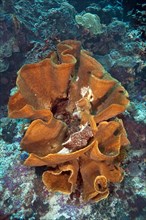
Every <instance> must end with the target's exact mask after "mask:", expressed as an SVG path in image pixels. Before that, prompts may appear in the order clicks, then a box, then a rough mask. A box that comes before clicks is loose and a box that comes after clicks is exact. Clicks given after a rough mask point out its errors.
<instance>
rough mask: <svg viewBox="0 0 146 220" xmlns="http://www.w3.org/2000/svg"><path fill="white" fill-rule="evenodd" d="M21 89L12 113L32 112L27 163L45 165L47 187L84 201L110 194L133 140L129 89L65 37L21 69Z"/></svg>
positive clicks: (23, 115) (10, 107) (13, 115)
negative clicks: (126, 117)
mask: <svg viewBox="0 0 146 220" xmlns="http://www.w3.org/2000/svg"><path fill="white" fill-rule="evenodd" d="M16 84H17V88H18V91H17V92H16V93H15V94H14V95H13V96H11V97H10V99H9V103H8V111H9V117H11V118H29V119H31V123H30V125H29V127H28V129H27V131H26V133H25V135H24V137H23V139H22V141H21V147H22V149H23V150H25V151H27V152H28V153H29V157H28V158H27V159H26V160H25V162H24V164H25V165H26V166H35V167H36V166H46V167H47V170H46V169H45V171H44V173H43V175H42V181H43V183H44V184H45V186H46V187H47V188H48V190H51V191H53V192H61V193H65V194H71V193H74V192H75V191H76V189H80V190H81V196H82V198H83V200H84V201H95V202H97V201H99V200H102V199H104V198H107V197H108V195H109V189H108V185H109V184H110V183H116V182H121V181H122V180H123V169H122V168H121V166H120V165H121V161H122V160H123V151H124V149H125V147H126V146H127V145H128V144H129V141H128V139H127V136H126V131H125V129H124V126H123V123H122V120H120V119H118V118H117V117H116V116H117V115H118V114H120V113H122V112H123V111H124V110H125V109H126V107H127V105H128V103H129V99H128V93H127V91H126V90H125V89H124V88H123V87H122V86H121V84H120V83H119V82H118V81H117V80H115V79H114V78H112V77H111V75H110V74H109V73H107V72H106V71H105V69H104V68H103V66H102V65H101V64H100V63H98V62H97V61H96V60H95V59H94V58H93V57H92V56H91V55H90V53H89V52H87V51H85V50H83V49H82V48H81V43H80V42H79V41H74V40H65V41H62V42H60V43H59V44H58V45H57V48H56V51H54V52H52V53H51V54H49V55H48V57H47V58H46V59H44V60H42V61H41V62H38V63H34V64H27V65H24V66H23V67H22V68H21V69H20V70H19V71H18V77H17V82H16Z"/></svg>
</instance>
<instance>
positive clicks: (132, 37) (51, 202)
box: [0, 0, 146, 220]
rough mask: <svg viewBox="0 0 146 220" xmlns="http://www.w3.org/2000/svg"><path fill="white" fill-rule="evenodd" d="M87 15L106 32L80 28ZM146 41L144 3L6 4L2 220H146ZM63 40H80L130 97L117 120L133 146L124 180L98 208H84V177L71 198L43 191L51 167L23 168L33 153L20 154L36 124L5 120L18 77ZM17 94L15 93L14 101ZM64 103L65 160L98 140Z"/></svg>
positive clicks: (0, 107)
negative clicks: (96, 18) (80, 17)
mask: <svg viewBox="0 0 146 220" xmlns="http://www.w3.org/2000/svg"><path fill="white" fill-rule="evenodd" d="M86 13H90V14H95V15H97V16H99V17H100V22H101V24H102V31H103V32H102V33H100V34H98V35H93V34H92V32H90V31H89V30H88V29H86V28H84V27H83V26H80V25H78V24H77V22H76V21H75V16H76V15H79V14H80V15H84V14H86ZM145 38H146V30H145V0H128V1H127V0H99V1H97V0H86V1H82V3H80V2H79V0H55V1H52V0H49V1H48V0H31V1H30V0H28V1H22V0H2V1H0V48H1V49H0V65H1V66H0V68H1V70H2V71H1V72H0V125H1V126H0V219H9V220H20V219H21V220H26V219H29V220H34V219H36V220H37V219H44V220H63V219H64V220H65V219H67V220H80V219H84V220H89V219H90V220H95V219H106V220H111V219H112V220H117V219H119V220H131V219H136V220H145V219H146V208H145V207H146V201H145V198H146V191H145V179H144V177H145V158H146V155H145V146H146V122H145V120H146V114H145V112H146V105H145V103H146V95H145V94H146V74H145V72H146V50H145V48H146V42H145ZM65 39H73V40H74V39H77V40H79V41H81V42H82V45H83V47H84V48H85V49H86V50H89V51H92V53H93V54H92V56H93V57H94V58H95V59H96V60H98V61H99V62H100V63H101V64H102V65H103V66H104V68H105V70H106V71H108V72H110V74H111V75H112V77H114V78H116V79H117V80H118V81H120V82H121V83H122V85H123V86H124V87H125V88H126V90H127V91H128V92H129V94H130V101H131V102H130V103H131V104H130V106H129V107H128V109H127V110H126V111H125V113H124V114H120V115H119V116H118V117H119V118H121V119H122V121H123V123H124V126H125V127H126V131H127V135H128V139H129V140H130V143H131V145H130V147H129V148H128V153H126V155H127V157H126V158H125V160H124V161H123V162H122V163H121V167H122V169H123V170H124V179H123V181H122V182H120V183H111V182H110V184H108V190H109V196H108V197H107V198H106V199H103V200H101V201H100V202H98V203H91V202H90V201H89V202H87V203H85V202H83V200H82V193H81V192H82V189H83V185H82V184H81V182H82V181H80V180H82V179H81V176H79V178H78V179H77V185H78V188H77V187H76V191H75V192H74V193H71V194H70V195H63V194H61V193H55V194H54V193H51V192H48V190H47V189H46V187H45V186H43V184H42V175H43V173H44V172H46V171H47V169H48V168H47V166H41V167H27V166H25V165H24V164H23V162H24V161H25V160H26V159H27V158H28V156H29V153H27V152H26V151H24V150H23V149H22V148H20V142H21V140H22V138H23V137H24V135H25V134H26V132H27V131H26V130H27V129H28V126H29V125H30V123H31V122H32V121H33V120H36V119H35V118H34V119H29V120H27V119H10V118H8V117H7V115H8V112H7V106H6V104H7V103H8V98H9V94H10V90H11V89H12V88H13V87H14V86H15V82H16V77H17V74H16V72H17V71H18V70H19V69H20V67H21V66H22V65H23V64H26V63H35V62H38V61H41V60H43V59H44V58H48V54H49V53H50V52H51V51H52V50H55V51H56V44H58V43H59V42H60V41H62V40H65ZM88 55H89V54H88ZM49 58H50V56H49ZM2 65H3V66H2ZM77 67H78V65H77ZM45 83H46V82H45ZM17 91H18V89H17V88H16V87H15V88H14V89H12V90H11V95H14V94H15V93H16V92H17ZM85 92H87V93H86V95H87V94H88V93H90V91H88V89H87V88H86V89H84V90H82V94H84V93H85ZM67 94H68V91H67ZM66 101H67V100H66V99H65V100H64V99H62V100H61V101H59V102H58V101H57V102H55V103H54V104H55V106H54V107H53V108H52V111H53V116H54V118H56V119H57V120H61V121H63V122H64V123H65V124H66V125H68V124H70V125H71V126H70V127H68V126H67V129H66V132H67V133H65V134H66V135H65V142H64V145H63V147H64V151H63V152H62V153H65V154H67V153H69V152H70V151H71V150H72V149H73V147H74V149H73V151H81V150H82V149H83V148H85V147H86V146H87V145H88V144H89V143H90V142H91V141H92V140H93V138H94V137H93V132H92V130H91V127H90V125H89V124H87V125H85V126H83V127H80V126H79V125H80V120H79V119H78V118H79V115H80V114H81V112H79V109H78V110H77V113H78V112H79V114H76V113H75V114H74V115H72V117H70V113H68V112H66V111H64V109H66V106H67V105H66V104H67V103H66ZM19 104H20V103H19ZM19 107H20V106H19ZM76 107H77V106H76ZM26 110H27V112H28V110H29V111H30V110H32V109H31V108H28V109H26ZM89 111H91V109H90V110H89ZM19 113H20V112H19ZM32 113H33V114H34V112H32ZM32 113H31V114H32ZM38 113H41V114H42V112H41V111H40V112H39V111H38V112H37V114H34V116H35V117H36V116H39V114H38ZM31 114H30V116H32V115H31ZM43 114H44V118H43V119H41V120H42V121H44V122H47V115H45V112H43ZM93 115H94V112H93ZM21 116H22V115H21ZM65 119H66V120H65ZM110 120H111V119H108V121H110ZM99 123H101V122H99ZM44 124H45V123H44ZM25 141H26V140H25ZM27 143H28V142H27ZM23 146H24V145H23ZM100 147H101V146H100ZM100 150H101V148H100ZM103 153H105V152H103ZM123 153H124V152H123ZM122 155H123V156H124V154H122ZM88 156H89V155H88ZM68 167H69V169H70V168H71V166H68ZM61 168H63V167H61ZM58 169H59V168H58ZM49 171H50V173H49V175H53V174H52V173H53V172H54V170H49ZM83 171H84V170H83ZM59 172H60V171H59ZM65 172H67V171H62V173H61V174H64V173H65ZM69 172H70V173H71V172H72V171H71V170H70V171H69ZM61 174H60V177H61ZM68 174H69V173H68ZM57 177H58V176H57ZM49 184H50V183H49Z"/></svg>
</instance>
